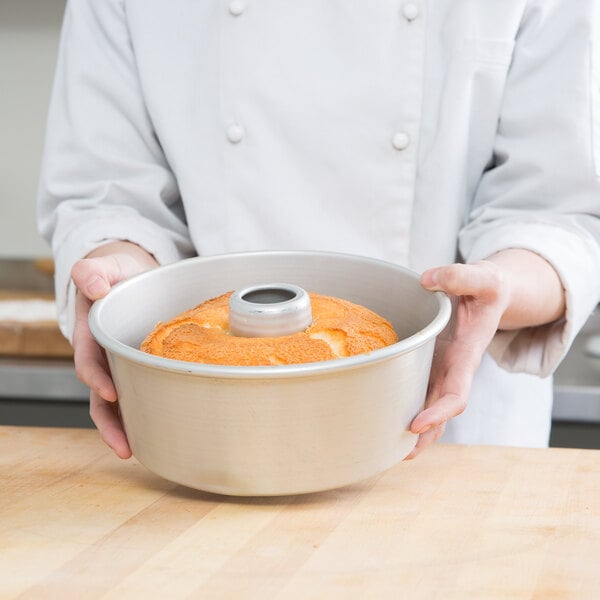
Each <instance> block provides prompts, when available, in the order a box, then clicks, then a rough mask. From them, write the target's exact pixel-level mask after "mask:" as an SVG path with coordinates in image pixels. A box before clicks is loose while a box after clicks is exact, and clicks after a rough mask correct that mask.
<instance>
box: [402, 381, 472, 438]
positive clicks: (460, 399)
mask: <svg viewBox="0 0 600 600" xmlns="http://www.w3.org/2000/svg"><path fill="white" fill-rule="evenodd" d="M467 397H468V390H467V391H466V393H465V391H464V390H460V391H459V393H446V394H444V395H443V396H442V397H441V398H438V399H437V400H436V401H435V402H433V403H431V405H430V406H429V407H428V408H426V409H425V410H423V411H421V412H420V413H419V414H418V415H417V416H416V417H415V418H414V419H413V420H412V423H411V424H410V430H411V431H412V433H418V434H424V433H427V432H428V431H430V430H432V429H435V428H436V427H440V426H442V425H444V424H445V423H446V421H448V420H449V419H452V418H453V417H456V416H458V415H460V414H461V413H462V412H464V410H465V409H466V407H467Z"/></svg>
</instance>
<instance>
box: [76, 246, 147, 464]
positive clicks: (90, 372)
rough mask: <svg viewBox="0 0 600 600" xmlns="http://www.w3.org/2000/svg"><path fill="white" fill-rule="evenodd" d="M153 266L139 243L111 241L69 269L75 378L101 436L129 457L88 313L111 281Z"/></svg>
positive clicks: (116, 451) (114, 282)
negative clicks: (87, 390)
mask: <svg viewBox="0 0 600 600" xmlns="http://www.w3.org/2000/svg"><path fill="white" fill-rule="evenodd" d="M156 266H158V263H157V262H156V260H155V259H154V257H153V256H152V255H151V254H149V253H148V252H146V251H145V250H143V249H142V248H140V247H139V246H137V245H135V244H132V243H131V242H111V243H109V244H106V245H104V246H101V247H100V248H97V249H96V250H94V251H93V252H91V253H90V254H88V256H87V257H86V258H83V259H81V260H79V261H77V262H76V263H75V264H74V265H73V269H72V270H71V278H72V280H73V283H74V284H75V287H76V289H77V292H76V300H75V328H74V331H73V340H72V344H73V350H74V360H75V371H76V373H77V377H78V379H80V380H81V381H82V382H83V383H85V384H86V385H87V386H88V387H89V388H90V416H91V418H92V421H93V422H94V424H95V425H96V427H97V428H98V431H99V432H100V435H101V436H102V439H103V440H104V441H105V442H106V444H108V445H109V446H110V447H111V448H112V449H113V450H114V451H115V453H116V454H117V456H119V457H120V458H129V457H130V456H131V449H130V447H129V443H128V442H127V436H126V435H125V430H124V429H123V424H122V422H121V417H120V413H119V406H118V403H117V391H116V389H115V386H114V384H113V381H112V379H111V376H110V371H109V368H108V363H107V361H106V356H105V354H104V351H103V350H102V348H101V347H100V346H98V344H97V343H96V341H95V340H94V338H93V337H92V335H91V333H90V330H89V326H88V313H89V312H90V307H91V306H92V303H93V302H94V301H95V300H98V299H100V298H102V297H104V296H106V294H107V293H108V291H109V290H110V288H111V287H112V286H113V285H115V284H116V283H118V282H119V281H123V280H124V279H128V278H129V277H132V276H133V275H137V274H138V273H142V272H143V271H147V270H149V269H152V268H154V267H156Z"/></svg>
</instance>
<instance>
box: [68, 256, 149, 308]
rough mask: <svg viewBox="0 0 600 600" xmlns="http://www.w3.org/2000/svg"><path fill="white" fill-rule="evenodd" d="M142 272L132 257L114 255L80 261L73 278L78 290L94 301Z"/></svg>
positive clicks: (76, 265)
mask: <svg viewBox="0 0 600 600" xmlns="http://www.w3.org/2000/svg"><path fill="white" fill-rule="evenodd" d="M142 270H144V269H143V267H142V266H141V265H140V264H138V262H137V261H136V260H135V259H133V258H132V257H130V256H127V255H119V254H113V255H109V256H98V257H94V258H83V259H81V260H78V261H77V262H76V263H75V264H74V265H73V268H72V270H71V278H72V279H73V283H74V284H75V286H76V287H77V289H79V291H80V292H81V293H82V294H83V295H84V296H86V297H87V298H88V299H89V300H92V301H93V300H98V299H99V298H102V297H104V296H106V294H108V292H109V290H110V288H111V287H112V286H113V285H114V284H115V283H118V282H119V281H122V280H123V279H127V278H128V277H131V276H132V275H135V274H137V273H139V272H141V271H142Z"/></svg>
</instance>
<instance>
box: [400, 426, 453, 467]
mask: <svg viewBox="0 0 600 600" xmlns="http://www.w3.org/2000/svg"><path fill="white" fill-rule="evenodd" d="M445 429H446V424H445V423H443V424H441V425H438V426H437V427H434V428H433V429H430V430H429V431H426V432H425V433H422V434H421V435H419V438H418V439H417V443H416V444H415V447H414V448H413V449H412V451H411V452H410V454H409V455H408V456H406V458H405V459H404V460H412V459H413V458H415V457H416V456H418V455H419V454H420V453H421V452H423V450H425V448H427V447H428V446H431V445H432V444H433V443H435V442H436V441H437V440H439V439H440V438H441V437H442V435H443V434H444V430H445Z"/></svg>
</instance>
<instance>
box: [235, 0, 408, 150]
mask: <svg viewBox="0 0 600 600" xmlns="http://www.w3.org/2000/svg"><path fill="white" fill-rule="evenodd" d="M245 10H246V2H245V1H244V0H231V2H230V3H229V13H230V14H231V15H232V16H234V17H239V16H240V15H242V14H243V13H244V11H245ZM402 15H403V16H404V18H405V19H406V20H407V21H414V20H415V19H417V18H418V17H419V15H420V10H419V6H418V5H417V4H416V3H414V2H407V3H406V4H404V6H403V7H402ZM225 133H226V136H227V139H228V140H229V142H231V143H232V144H238V143H240V142H241V141H242V140H243V139H244V133H245V132H244V128H243V127H242V126H241V125H240V124H239V123H231V124H229V125H228V126H227V128H226V132H225ZM391 142H392V147H393V148H394V149H395V150H398V151H401V150H405V149H406V148H408V146H409V145H410V137H409V135H408V134H407V133H406V132H405V131H396V132H395V133H393V134H392V138H391Z"/></svg>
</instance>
